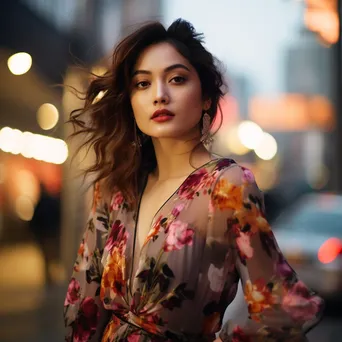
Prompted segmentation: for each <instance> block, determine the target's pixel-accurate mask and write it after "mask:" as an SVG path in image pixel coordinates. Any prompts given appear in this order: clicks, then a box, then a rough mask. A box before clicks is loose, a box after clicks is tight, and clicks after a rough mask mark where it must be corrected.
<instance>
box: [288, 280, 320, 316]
mask: <svg viewBox="0 0 342 342" xmlns="http://www.w3.org/2000/svg"><path fill="white" fill-rule="evenodd" d="M282 304H283V308H284V310H285V311H286V312H288V313H289V314H290V315H291V317H292V318H293V319H294V320H299V321H309V320H311V319H314V318H315V316H316V315H317V313H318V312H319V311H320V309H321V306H322V304H323V303H322V299H321V298H320V297H318V296H311V295H310V293H309V291H308V288H307V287H306V286H305V284H304V283H303V282H302V281H298V282H297V283H296V284H295V285H294V286H293V287H292V288H291V289H290V290H289V291H288V292H287V294H286V295H285V296H284V298H283V302H282Z"/></svg>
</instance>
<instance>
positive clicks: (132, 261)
mask: <svg viewBox="0 0 342 342" xmlns="http://www.w3.org/2000/svg"><path fill="white" fill-rule="evenodd" d="M220 159H222V158H215V159H212V160H209V161H208V162H206V163H204V164H203V165H201V166H199V167H198V168H196V169H194V170H193V171H192V172H191V173H189V174H188V175H187V176H186V178H185V179H184V180H183V182H182V183H181V184H180V185H179V186H178V187H177V189H176V190H175V191H174V192H173V193H172V194H171V195H170V196H169V197H168V198H167V199H166V200H165V201H164V203H163V204H162V205H161V206H160V207H159V209H158V210H157V211H156V212H155V214H154V215H153V217H152V220H151V223H150V226H149V229H148V233H149V232H150V230H151V228H152V227H153V223H154V221H155V218H156V217H157V215H158V214H159V213H160V211H161V210H162V209H163V208H164V206H165V205H166V203H168V202H169V201H170V199H171V198H172V197H173V196H174V195H175V194H177V192H178V191H179V189H180V188H181V187H182V186H183V185H184V184H185V182H186V181H187V180H188V179H189V178H190V177H191V176H192V175H193V174H194V173H196V172H197V171H199V170H201V169H203V168H206V167H208V166H209V165H210V164H211V163H214V162H217V161H219V160H220ZM147 182H148V174H147V175H146V177H145V179H144V182H143V186H142V188H141V193H140V195H139V202H138V206H137V209H136V214H135V215H134V216H135V220H134V233H133V249H132V259H131V269H130V277H129V288H130V292H131V296H133V294H132V285H133V284H132V282H133V280H132V277H133V272H134V262H135V257H136V255H135V247H136V239H137V228H138V223H139V212H140V205H141V200H142V197H143V195H144V192H145V189H146V186H147ZM143 246H144V244H143ZM143 246H142V247H141V248H140V251H139V258H140V257H141V252H142V250H143ZM136 271H137V270H136Z"/></svg>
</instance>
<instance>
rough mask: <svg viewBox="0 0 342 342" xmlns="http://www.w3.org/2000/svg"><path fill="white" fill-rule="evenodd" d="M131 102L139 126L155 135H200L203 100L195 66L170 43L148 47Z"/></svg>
mask: <svg viewBox="0 0 342 342" xmlns="http://www.w3.org/2000/svg"><path fill="white" fill-rule="evenodd" d="M131 86H132V90H131V105H132V108H133V113H134V117H135V120H136V122H137V125H138V127H139V129H140V130H141V131H142V132H143V133H145V134H147V135H149V136H151V137H152V138H176V139H183V138H184V139H188V138H194V137H195V136H199V122H200V119H201V117H202V111H203V110H204V109H208V108H209V105H210V102H208V101H203V99H202V90H201V82H200V79H199V76H198V74H197V72H196V70H195V69H194V67H193V66H192V65H191V64H190V63H189V62H188V60H187V59H186V58H184V57H183V56H182V55H181V54H180V53H179V52H177V50H176V49H175V48H174V47H173V46H172V45H171V44H169V43H159V44H155V45H152V46H149V47H148V48H146V49H145V50H144V51H143V53H142V54H141V55H140V57H139V59H138V60H137V63H136V65H135V68H134V71H133V77H132V84H131ZM158 111H159V112H158Z"/></svg>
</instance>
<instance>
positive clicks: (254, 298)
mask: <svg viewBox="0 0 342 342" xmlns="http://www.w3.org/2000/svg"><path fill="white" fill-rule="evenodd" d="M245 299H246V302H247V304H248V311H249V313H250V315H251V316H252V318H253V319H255V320H256V319H257V317H258V314H261V313H262V312H263V311H264V310H265V309H268V308H270V307H271V306H272V304H274V300H273V296H272V292H271V291H270V289H269V288H268V287H267V286H266V284H265V282H264V281H263V280H261V279H260V280H257V281H256V282H255V283H252V282H251V281H250V280H249V279H248V280H247V281H246V285H245Z"/></svg>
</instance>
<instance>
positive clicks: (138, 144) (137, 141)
mask: <svg viewBox="0 0 342 342" xmlns="http://www.w3.org/2000/svg"><path fill="white" fill-rule="evenodd" d="M132 146H133V147H134V148H135V149H137V148H141V146H142V144H141V139H140V137H139V135H138V132H137V124H134V141H133V142H132Z"/></svg>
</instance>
